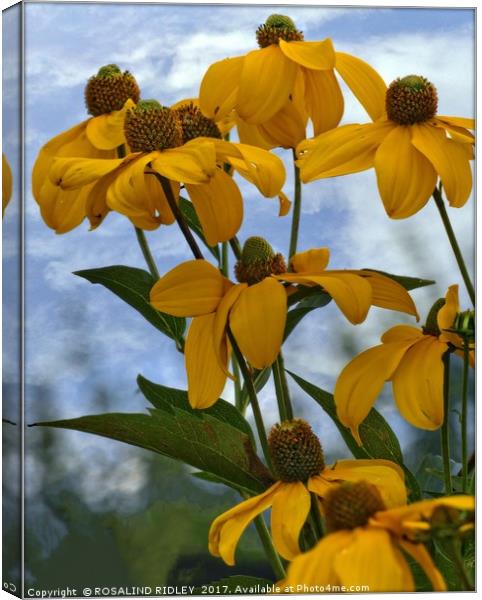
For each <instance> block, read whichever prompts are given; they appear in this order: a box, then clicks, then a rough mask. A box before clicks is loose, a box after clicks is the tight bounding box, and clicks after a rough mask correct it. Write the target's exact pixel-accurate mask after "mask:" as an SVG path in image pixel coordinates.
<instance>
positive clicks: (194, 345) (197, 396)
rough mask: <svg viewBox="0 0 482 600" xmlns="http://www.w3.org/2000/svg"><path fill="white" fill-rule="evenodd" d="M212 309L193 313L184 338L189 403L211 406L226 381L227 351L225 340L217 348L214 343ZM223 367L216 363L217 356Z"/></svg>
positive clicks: (199, 406)
mask: <svg viewBox="0 0 482 600" xmlns="http://www.w3.org/2000/svg"><path fill="white" fill-rule="evenodd" d="M214 318H215V315H214V313H211V314H209V315H203V316H201V317H195V318H194V319H193V320H192V322H191V325H190V326H189V331H188V334H187V338H186V347H185V361H186V373H187V383H188V398H189V404H190V405H191V406H192V407H193V408H198V409H203V408H209V407H210V406H212V405H213V404H214V403H215V402H216V401H217V400H218V398H219V396H220V395H221V393H222V391H223V389H224V385H225V383H226V373H225V370H226V365H227V362H228V351H227V345H226V341H225V340H224V343H222V344H220V347H219V351H218V352H216V349H215V347H214ZM220 356H221V357H222V361H223V362H224V367H225V368H224V370H223V369H221V368H220V366H219V360H220V359H219V357H220Z"/></svg>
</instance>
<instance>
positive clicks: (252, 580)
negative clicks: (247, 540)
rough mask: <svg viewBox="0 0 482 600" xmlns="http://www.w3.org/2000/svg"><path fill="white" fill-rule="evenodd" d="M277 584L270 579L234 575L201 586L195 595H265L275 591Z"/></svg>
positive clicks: (195, 591)
mask: <svg viewBox="0 0 482 600" xmlns="http://www.w3.org/2000/svg"><path fill="white" fill-rule="evenodd" d="M274 585H275V584H274V583H273V582H272V581H269V579H261V578H260V577H251V576H250V575H232V576H231V577H225V578H224V579H220V580H219V581H213V582H212V583H207V584H205V585H202V586H199V587H198V588H196V589H195V590H194V594H195V595H198V596H199V595H203V596H205V595H206V594H209V595H215V596H226V595H228V594H242V595H243V596H244V595H250V594H255V595H265V594H267V593H270V592H271V591H272V590H273V586H274Z"/></svg>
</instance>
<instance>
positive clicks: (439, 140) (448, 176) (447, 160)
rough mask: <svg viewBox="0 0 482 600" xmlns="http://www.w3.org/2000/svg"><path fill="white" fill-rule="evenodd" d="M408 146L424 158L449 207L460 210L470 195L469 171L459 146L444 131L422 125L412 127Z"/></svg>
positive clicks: (468, 165)
mask: <svg viewBox="0 0 482 600" xmlns="http://www.w3.org/2000/svg"><path fill="white" fill-rule="evenodd" d="M412 144H413V145H414V146H415V148H417V150H419V151H420V152H421V153H422V154H424V155H425V156H426V157H427V158H428V160H429V161H430V162H431V163H432V165H433V166H434V168H435V170H436V171H437V173H438V174H439V175H440V179H441V180H442V184H443V186H444V189H445V192H446V194H447V198H448V201H449V204H450V206H455V207H457V208H460V207H461V206H463V205H464V204H465V203H466V202H467V200H468V197H469V195H470V192H471V191H472V171H471V169H470V163H469V159H468V157H467V153H466V151H465V150H464V146H465V145H466V144H460V143H458V142H456V141H454V140H450V139H448V138H447V137H446V136H445V133H444V131H442V130H440V129H439V128H437V127H433V126H432V125H429V124H426V123H419V124H416V125H412Z"/></svg>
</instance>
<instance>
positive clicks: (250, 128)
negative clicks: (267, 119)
mask: <svg viewBox="0 0 482 600" xmlns="http://www.w3.org/2000/svg"><path fill="white" fill-rule="evenodd" d="M273 118H276V115H275V116H274V117H273ZM236 127H237V130H238V137H239V141H240V142H241V143H242V144H248V145H250V146H257V147H258V148H263V150H271V149H272V148H275V147H276V146H277V143H275V142H274V141H271V142H270V141H269V140H268V139H266V138H265V137H264V135H263V130H261V126H260V125H253V124H252V123H246V121H243V119H241V118H240V117H239V116H236Z"/></svg>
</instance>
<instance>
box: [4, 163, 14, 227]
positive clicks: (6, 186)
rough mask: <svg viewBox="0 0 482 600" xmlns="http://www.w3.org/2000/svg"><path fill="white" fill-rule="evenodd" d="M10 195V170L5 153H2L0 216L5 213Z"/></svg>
mask: <svg viewBox="0 0 482 600" xmlns="http://www.w3.org/2000/svg"><path fill="white" fill-rule="evenodd" d="M11 197H12V170H11V169H10V165H9V164H8V161H7V159H6V158H5V154H3V153H2V216H3V215H4V214H5V209H6V208H7V204H8V203H9V202H10V198H11Z"/></svg>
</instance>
